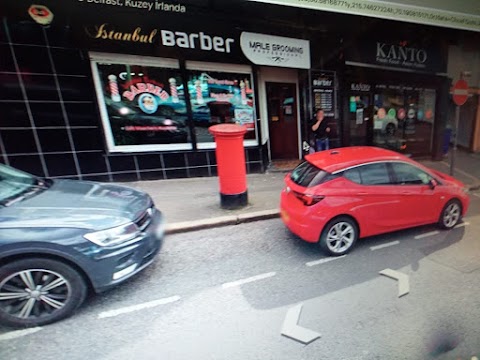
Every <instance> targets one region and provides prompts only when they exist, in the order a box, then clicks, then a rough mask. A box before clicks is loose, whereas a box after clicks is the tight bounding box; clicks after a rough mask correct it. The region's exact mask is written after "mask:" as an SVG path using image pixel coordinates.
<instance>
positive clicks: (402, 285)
mask: <svg viewBox="0 0 480 360" xmlns="http://www.w3.org/2000/svg"><path fill="white" fill-rule="evenodd" d="M380 275H384V276H387V277H389V278H392V279H395V280H398V297H402V296H403V295H407V294H408V293H409V292H410V284H409V281H408V275H405V274H403V273H401V272H399V271H395V270H392V269H385V270H382V271H380Z"/></svg>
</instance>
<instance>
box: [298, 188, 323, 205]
mask: <svg viewBox="0 0 480 360" xmlns="http://www.w3.org/2000/svg"><path fill="white" fill-rule="evenodd" d="M294 195H295V197H296V198H297V199H299V200H300V201H301V202H303V204H304V205H305V206H312V205H315V204H317V203H319V202H320V201H322V200H323V199H324V198H325V196H323V195H313V194H302V193H299V192H296V191H295V192H294Z"/></svg>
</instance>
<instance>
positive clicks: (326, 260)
mask: <svg viewBox="0 0 480 360" xmlns="http://www.w3.org/2000/svg"><path fill="white" fill-rule="evenodd" d="M345 256H347V255H342V256H337V257H328V258H324V259H320V260H315V261H309V262H307V263H305V265H307V266H315V265H320V264H325V263H327V262H330V261H333V260H338V259H341V258H344V257H345Z"/></svg>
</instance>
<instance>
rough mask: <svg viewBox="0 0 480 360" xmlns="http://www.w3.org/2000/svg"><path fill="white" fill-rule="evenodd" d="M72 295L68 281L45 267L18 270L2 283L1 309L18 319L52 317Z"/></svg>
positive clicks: (0, 289)
mask: <svg viewBox="0 0 480 360" xmlns="http://www.w3.org/2000/svg"><path fill="white" fill-rule="evenodd" d="M71 294H72V288H71V285H70V283H69V282H68V280H67V279H66V278H65V277H64V276H62V275H60V274H59V273H57V272H55V271H51V270H46V269H27V270H23V271H19V272H16V273H14V274H12V275H10V276H9V277H7V278H5V279H4V280H3V281H2V282H1V283H0V311H2V312H4V313H6V314H8V315H10V316H12V317H16V318H18V319H23V320H29V319H38V318H42V317H48V316H51V315H52V314H53V313H55V312H56V311H58V310H60V309H62V308H63V307H64V306H65V304H66V303H67V301H68V300H69V298H70V297H71Z"/></svg>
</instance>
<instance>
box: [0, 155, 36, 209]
mask: <svg viewBox="0 0 480 360" xmlns="http://www.w3.org/2000/svg"><path fill="white" fill-rule="evenodd" d="M34 184H35V177H33V176H31V175H30V174H27V173H24V172H22V171H20V170H17V169H14V168H11V167H9V166H6V165H3V164H0V202H4V201H6V200H8V199H11V198H14V197H15V196H18V195H20V194H22V193H23V192H24V191H26V190H28V189H30V188H31V186H32V185H34Z"/></svg>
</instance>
